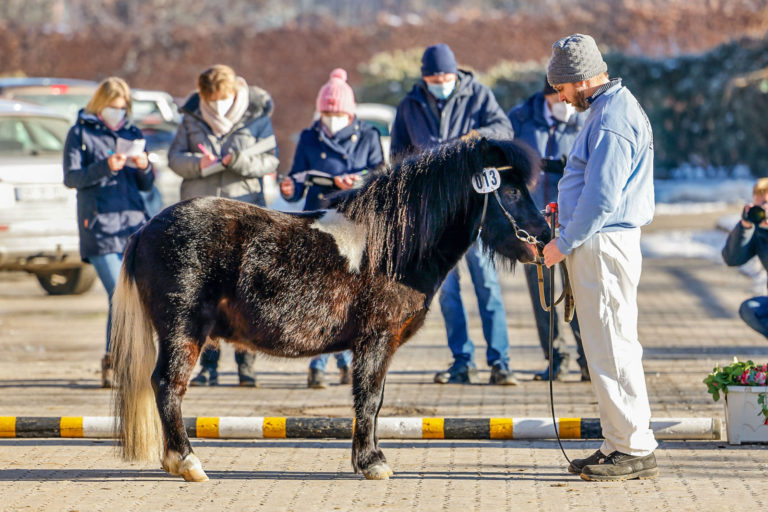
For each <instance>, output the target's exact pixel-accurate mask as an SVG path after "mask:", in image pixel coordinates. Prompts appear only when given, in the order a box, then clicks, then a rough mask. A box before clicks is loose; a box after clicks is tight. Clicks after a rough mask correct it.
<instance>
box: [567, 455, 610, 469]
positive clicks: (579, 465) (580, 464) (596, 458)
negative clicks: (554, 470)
mask: <svg viewBox="0 0 768 512" xmlns="http://www.w3.org/2000/svg"><path fill="white" fill-rule="evenodd" d="M606 457H608V456H607V455H603V452H601V451H600V450H596V451H595V453H593V454H592V455H590V456H589V457H587V458H585V459H573V460H572V461H571V464H570V465H569V466H568V472H569V473H575V474H577V475H580V474H581V470H582V469H584V466H591V465H592V464H600V460H602V459H605V458H606Z"/></svg>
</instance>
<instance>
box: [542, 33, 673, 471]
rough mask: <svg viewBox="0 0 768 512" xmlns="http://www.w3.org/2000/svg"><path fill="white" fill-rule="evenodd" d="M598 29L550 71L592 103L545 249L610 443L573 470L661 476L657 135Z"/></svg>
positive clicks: (558, 47) (565, 88)
mask: <svg viewBox="0 0 768 512" xmlns="http://www.w3.org/2000/svg"><path fill="white" fill-rule="evenodd" d="M606 71H607V65H606V63H605V62H604V61H603V58H602V55H601V54H600V50H598V48H597V44H596V43H595V40H594V39H592V37H590V36H588V35H582V34H573V35H571V36H568V37H565V38H563V39H561V40H559V41H557V42H556V43H555V44H554V45H553V46H552V58H551V59H550V61H549V66H548V68H547V79H548V81H549V83H550V84H551V85H552V87H554V88H555V90H557V92H558V93H559V98H560V100H561V101H566V102H568V103H570V104H571V105H573V106H574V107H575V108H576V110H578V111H582V112H583V111H587V110H588V111H589V114H588V117H587V119H586V121H585V124H584V128H583V129H582V131H581V132H580V133H579V135H578V137H577V138H576V141H575V142H574V145H573V147H572V149H571V151H570V154H569V155H568V161H567V164H566V168H565V172H564V174H563V177H562V178H561V180H560V183H559V186H558V192H559V193H558V202H559V211H560V219H559V220H560V233H559V236H558V237H557V238H555V239H553V240H552V241H550V242H549V243H548V244H547V245H546V247H544V262H545V264H546V265H547V267H551V266H552V265H555V264H557V263H559V262H561V261H563V260H565V264H566V267H567V269H568V273H569V274H570V278H571V285H572V287H573V294H574V298H575V300H576V308H577V312H578V315H579V321H580V326H581V332H582V335H583V342H584V352H585V353H586V356H587V362H588V365H589V372H590V375H591V377H592V386H593V388H594V390H595V394H596V395H597V401H598V408H599V411H600V424H601V426H602V431H603V438H604V441H603V444H602V446H601V447H600V449H599V450H597V451H596V452H595V453H593V454H592V455H590V456H589V457H587V458H584V459H574V460H573V461H571V465H570V466H569V467H568V470H569V471H570V472H572V473H580V474H581V477H582V478H583V479H585V480H596V481H606V480H627V479H632V478H653V477H655V476H657V475H658V473H659V471H658V467H657V465H656V457H655V456H654V454H653V451H654V449H655V448H656V446H657V444H656V440H655V439H654V436H653V431H652V430H651V429H650V419H651V410H650V406H649V404H648V393H647V391H646V386H645V374H644V371H643V364H642V355H643V348H642V346H641V345H640V342H639V340H638V334H637V285H638V282H639V279H640V271H641V263H642V261H641V260H642V256H641V253H640V226H644V225H646V224H648V223H649V222H650V221H651V219H652V218H653V211H654V194H653V134H652V132H651V125H650V122H649V121H648V117H647V116H646V115H645V112H644V111H643V109H642V107H641V106H640V104H639V103H638V101H637V100H636V99H635V97H634V96H633V95H632V93H630V92H629V90H628V89H627V88H626V87H624V86H623V85H622V83H621V79H620V78H615V79H610V78H609V77H608V74H607V72H606Z"/></svg>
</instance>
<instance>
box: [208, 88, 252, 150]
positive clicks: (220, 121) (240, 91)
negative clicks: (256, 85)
mask: <svg viewBox="0 0 768 512" xmlns="http://www.w3.org/2000/svg"><path fill="white" fill-rule="evenodd" d="M248 96H249V93H248V84H246V83H245V80H243V79H242V78H241V77H237V89H236V91H235V102H234V103H232V106H231V107H230V109H229V111H228V112H227V113H226V114H224V115H223V116H222V115H219V113H218V112H217V111H216V109H215V108H213V107H212V106H211V105H210V104H209V103H208V102H207V101H205V100H204V99H203V98H202V97H201V98H200V114H202V116H203V120H204V121H205V122H206V123H207V124H208V126H209V127H210V128H211V131H212V132H213V134H214V135H216V136H217V137H221V136H223V135H226V134H227V133H229V132H230V131H232V127H233V126H235V123H237V122H238V121H240V119H242V117H243V115H244V114H245V112H246V110H248V105H249V97H248Z"/></svg>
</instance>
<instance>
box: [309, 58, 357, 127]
mask: <svg viewBox="0 0 768 512" xmlns="http://www.w3.org/2000/svg"><path fill="white" fill-rule="evenodd" d="M315 108H316V109H317V111H318V112H344V113H346V114H349V115H350V116H352V117H353V116H354V115H355V93H354V92H352V88H351V87H350V86H349V84H347V72H346V71H344V70H343V69H341V68H336V69H334V70H333V71H331V78H330V80H328V82H326V83H325V85H323V86H322V87H321V88H320V92H319V93H317V102H316V104H315Z"/></svg>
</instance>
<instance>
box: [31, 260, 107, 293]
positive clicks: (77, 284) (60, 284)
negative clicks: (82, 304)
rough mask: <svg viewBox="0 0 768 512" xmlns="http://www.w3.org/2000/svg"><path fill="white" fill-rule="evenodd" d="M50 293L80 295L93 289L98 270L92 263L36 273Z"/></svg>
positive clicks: (41, 283)
mask: <svg viewBox="0 0 768 512" xmlns="http://www.w3.org/2000/svg"><path fill="white" fill-rule="evenodd" d="M35 275H36V276H37V280H38V281H39V282H40V285H41V286H42V287H43V288H44V289H45V291H46V292H48V293H49V294H50V295H78V294H81V293H85V292H87V291H88V290H90V289H91V286H92V285H93V282H94V281H95V280H96V270H94V268H93V267H92V266H91V265H84V266H82V267H78V268H68V269H63V270H54V271H50V272H41V273H37V274H35Z"/></svg>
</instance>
